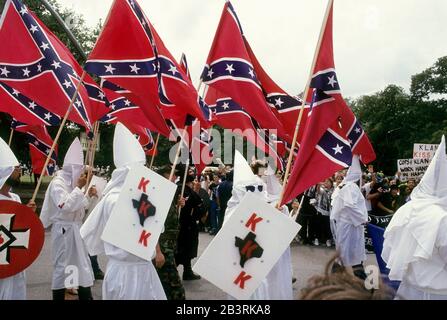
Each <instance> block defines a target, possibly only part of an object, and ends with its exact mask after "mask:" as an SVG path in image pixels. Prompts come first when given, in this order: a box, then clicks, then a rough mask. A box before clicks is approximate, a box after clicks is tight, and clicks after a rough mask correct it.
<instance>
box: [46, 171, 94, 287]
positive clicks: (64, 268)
mask: <svg viewBox="0 0 447 320" xmlns="http://www.w3.org/2000/svg"><path fill="white" fill-rule="evenodd" d="M88 204H89V203H88V199H87V197H86V196H85V195H84V193H83V192H82V191H81V190H80V189H79V188H78V187H75V188H73V187H72V186H71V177H70V176H69V175H67V174H65V173H64V172H63V171H59V172H58V174H57V175H56V177H54V178H53V180H52V181H51V183H50V185H49V186H48V189H47V192H46V193H45V200H44V204H43V208H42V213H41V216H40V218H41V220H42V223H43V225H44V227H45V228H47V227H49V226H51V225H52V228H51V243H52V262H53V279H52V284H51V289H52V290H58V289H64V288H73V287H79V286H81V287H91V286H93V281H94V277H93V271H92V266H91V262H90V259H89V257H88V253H87V249H86V247H85V244H84V243H83V241H82V239H81V236H80V232H79V228H80V227H81V224H82V219H83V218H84V215H85V209H86V207H87V206H88Z"/></svg>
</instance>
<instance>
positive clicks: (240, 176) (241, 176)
mask: <svg viewBox="0 0 447 320" xmlns="http://www.w3.org/2000/svg"><path fill="white" fill-rule="evenodd" d="M250 183H258V179H257V177H256V175H255V174H254V173H253V171H252V170H251V168H250V166H249V165H248V163H247V160H245V158H244V156H243V155H242V154H241V153H240V152H239V151H237V150H236V151H235V153H234V177H233V186H239V185H248V184H250Z"/></svg>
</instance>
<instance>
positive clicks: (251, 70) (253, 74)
mask: <svg viewBox="0 0 447 320" xmlns="http://www.w3.org/2000/svg"><path fill="white" fill-rule="evenodd" d="M249 70H250V71H248V74H249V75H250V76H251V77H252V78H254V77H255V73H254V71H253V69H251V68H249Z"/></svg>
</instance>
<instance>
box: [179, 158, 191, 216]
mask: <svg viewBox="0 0 447 320" xmlns="http://www.w3.org/2000/svg"><path fill="white" fill-rule="evenodd" d="M188 171H189V158H188V160H186V165H185V172H184V174H183V184H182V192H181V193H180V199H181V198H183V195H184V194H185V186H186V177H187V176H188ZM181 210H182V207H180V206H179V207H178V213H179V214H180V211H181Z"/></svg>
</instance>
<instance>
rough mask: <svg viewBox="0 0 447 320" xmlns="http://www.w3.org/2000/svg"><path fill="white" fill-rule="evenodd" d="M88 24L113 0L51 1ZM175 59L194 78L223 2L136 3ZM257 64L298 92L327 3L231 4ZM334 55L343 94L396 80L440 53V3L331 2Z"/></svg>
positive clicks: (443, 26)
mask: <svg viewBox="0 0 447 320" xmlns="http://www.w3.org/2000/svg"><path fill="white" fill-rule="evenodd" d="M58 1H59V2H60V3H61V4H62V5H63V6H65V7H68V8H72V9H74V10H75V11H76V12H77V13H80V14H82V15H83V16H84V18H85V20H86V22H87V24H88V25H89V26H92V27H93V26H95V25H96V24H97V23H98V22H99V21H100V19H102V21H104V20H105V18H106V16H107V13H108V11H109V9H110V6H111V4H112V2H113V1H112V0H58ZM138 2H139V3H140V5H141V6H142V7H143V10H144V11H145V13H146V15H147V17H148V18H149V20H150V21H151V22H152V24H153V25H154V27H155V28H156V30H157V32H158V33H159V35H160V36H161V38H162V39H163V41H164V43H165V45H166V47H167V48H168V49H169V50H170V51H171V53H172V54H173V55H174V57H177V58H178V59H180V56H181V54H182V52H184V53H185V54H186V56H187V59H188V64H189V68H190V71H191V76H192V78H193V82H194V83H196V84H198V82H199V76H200V74H201V72H202V70H203V67H204V65H205V62H206V58H207V56H208V52H209V50H210V48H211V44H212V41H213V38H214V34H215V32H216V28H217V25H218V23H219V19H220V15H221V12H222V8H223V6H224V4H225V0H138ZM231 2H232V4H233V7H234V8H235V10H236V13H237V15H238V17H239V20H240V22H241V24H242V28H243V30H244V33H245V36H246V37H247V39H248V41H249V43H250V45H251V47H252V49H253V51H254V52H255V54H256V55H257V57H258V59H259V61H260V62H261V64H262V66H263V67H264V69H265V70H266V71H267V73H268V74H269V75H270V76H271V77H272V79H273V80H274V81H275V82H276V83H278V84H279V85H280V86H281V87H282V88H283V89H284V90H286V91H287V92H288V93H289V94H293V95H295V94H298V93H300V92H302V91H303V90H304V86H305V84H306V80H307V78H308V77H309V72H310V70H309V69H310V67H311V63H312V58H313V55H314V52H315V47H316V44H317V40H318V35H319V32H320V28H321V23H322V19H323V16H324V12H325V9H326V5H327V0H233V1H231ZM333 28H334V57H335V67H336V69H337V78H338V80H339V83H340V86H341V90H342V93H343V95H344V96H345V97H359V96H361V95H365V94H371V93H374V92H377V91H380V90H383V89H384V88H385V87H386V86H387V85H388V84H396V85H399V86H402V87H404V89H406V90H408V89H409V86H410V82H411V76H412V75H414V74H416V73H419V72H421V71H423V70H425V69H426V68H428V67H430V66H431V65H433V64H434V63H435V61H436V60H437V59H438V58H440V57H442V56H445V55H447V41H446V31H447V1H445V0H392V1H390V0H375V1H366V0H335V3H334V26H333Z"/></svg>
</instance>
